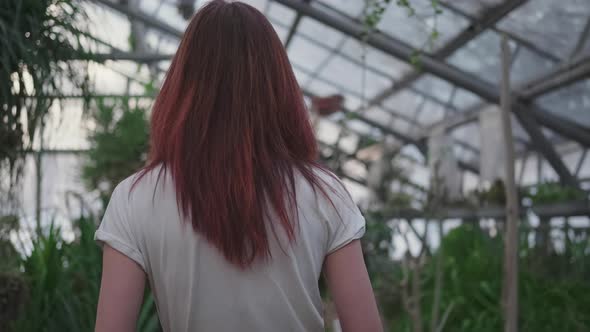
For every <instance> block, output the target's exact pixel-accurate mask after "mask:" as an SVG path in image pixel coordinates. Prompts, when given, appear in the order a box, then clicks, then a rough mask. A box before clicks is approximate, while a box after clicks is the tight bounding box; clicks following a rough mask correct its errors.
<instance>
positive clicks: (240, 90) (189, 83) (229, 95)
mask: <svg viewBox="0 0 590 332" xmlns="http://www.w3.org/2000/svg"><path fill="white" fill-rule="evenodd" d="M150 146H151V147H150V149H151V151H150V159H149V162H148V165H147V166H146V168H145V169H144V170H143V173H142V174H146V172H148V171H150V170H153V169H154V168H156V167H158V166H160V165H162V166H163V167H162V170H164V172H167V171H169V172H170V173H171V176H172V179H173V181H174V185H175V189H176V194H177V197H178V205H179V209H180V211H181V212H182V214H183V215H184V216H185V218H187V220H190V222H191V223H192V226H193V229H194V230H195V232H197V233H199V234H201V235H202V236H204V237H205V238H206V239H207V240H208V241H209V242H210V243H211V244H212V245H214V246H215V247H217V248H218V249H219V250H220V251H221V253H223V255H224V256H225V258H226V259H227V260H228V261H229V262H231V263H233V264H235V265H236V266H239V267H241V268H246V267H248V266H250V265H251V264H252V263H253V262H254V261H255V260H257V259H259V258H270V256H271V253H270V244H269V237H270V235H271V234H272V233H274V234H275V235H276V227H275V226H276V225H278V226H279V228H282V229H283V230H284V232H285V233H286V235H287V237H288V239H289V241H291V242H293V241H294V240H295V234H296V227H297V218H296V217H294V216H293V213H292V212H295V211H296V209H295V203H296V197H295V188H294V186H295V172H296V171H297V172H299V173H300V174H302V175H303V177H304V178H305V179H306V180H307V181H308V182H309V183H310V184H312V185H313V187H314V188H316V187H320V189H321V191H322V193H323V194H324V195H325V191H324V190H323V189H322V188H321V186H320V184H324V182H323V181H321V179H320V178H319V177H318V176H317V173H316V172H314V170H313V169H314V168H316V167H319V165H318V164H317V163H316V161H315V160H316V156H317V146H316V141H315V137H314V134H313V130H312V127H311V124H310V121H309V117H308V113H307V110H306V108H305V104H304V101H303V96H302V93H301V90H300V88H299V85H298V84H297V81H296V79H295V75H294V74H293V70H292V69H291V65H290V63H289V59H288V57H287V54H286V52H285V49H284V47H283V45H282V43H281V41H280V39H279V38H278V36H277V35H276V33H275V31H274V29H273V28H272V25H271V24H270V23H269V22H268V20H267V19H266V18H265V17H264V15H263V14H261V13H260V12H259V11H258V10H256V9H255V8H253V7H251V6H249V5H246V4H243V3H240V2H232V3H226V2H225V1H222V0H218V1H212V2H211V3H209V4H208V5H206V6H205V7H203V8H202V9H201V10H200V11H199V12H198V13H197V14H196V15H195V16H194V17H193V18H192V20H191V22H190V24H189V26H188V27H187V29H186V32H185V33H184V37H183V38H182V41H181V42H180V46H179V48H178V51H177V53H176V55H175V56H174V59H173V60H172V63H171V65H170V68H169V70H168V73H167V75H166V79H165V81H164V83H163V86H162V89H161V91H160V93H159V95H158V97H157V99H156V101H155V104H154V109H153V113H152V120H151V145H150ZM320 169H321V170H323V171H325V170H324V169H323V168H321V167H320ZM326 172H327V171H326ZM270 211H273V215H274V216H276V218H275V220H273V221H272V222H271V220H269V218H268V213H269V212H270ZM266 226H270V227H269V228H267V227H266Z"/></svg>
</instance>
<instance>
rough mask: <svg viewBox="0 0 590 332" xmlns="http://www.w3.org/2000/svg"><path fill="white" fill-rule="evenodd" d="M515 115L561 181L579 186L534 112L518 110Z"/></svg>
mask: <svg viewBox="0 0 590 332" xmlns="http://www.w3.org/2000/svg"><path fill="white" fill-rule="evenodd" d="M515 115H516V117H517V118H518V120H519V122H520V124H521V125H522V127H523V128H524V129H525V131H526V132H527V133H528V134H529V136H530V137H531V142H532V144H533V145H534V147H535V149H536V150H537V151H539V152H540V153H541V154H542V155H543V157H545V159H547V161H548V162H549V164H550V165H551V167H553V169H554V170H555V172H556V173H557V174H558V175H559V180H560V182H561V183H562V184H564V185H568V186H572V187H578V182H577V180H576V178H575V176H573V175H572V173H571V172H570V171H569V169H568V168H567V167H566V166H565V164H564V163H563V161H562V160H561V157H560V156H559V155H558V154H557V152H556V151H555V149H554V148H553V144H551V142H549V140H547V138H546V137H545V135H544V134H543V132H542V131H541V127H540V126H539V124H538V123H537V121H536V120H535V118H534V117H533V116H532V114H530V113H528V112H516V113H515Z"/></svg>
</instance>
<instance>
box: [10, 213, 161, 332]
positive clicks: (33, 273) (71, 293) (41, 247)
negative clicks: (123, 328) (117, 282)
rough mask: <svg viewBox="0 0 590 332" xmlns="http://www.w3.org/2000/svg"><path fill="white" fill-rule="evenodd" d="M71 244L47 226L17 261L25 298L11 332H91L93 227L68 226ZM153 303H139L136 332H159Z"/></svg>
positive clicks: (95, 270) (96, 267)
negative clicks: (71, 229)
mask: <svg viewBox="0 0 590 332" xmlns="http://www.w3.org/2000/svg"><path fill="white" fill-rule="evenodd" d="M74 226H75V229H76V232H77V236H76V240H75V241H74V242H72V243H67V242H66V241H64V240H63V238H62V236H61V232H60V229H59V228H57V227H54V226H53V225H52V226H51V227H50V228H49V230H48V231H47V232H45V233H42V234H40V235H39V236H38V237H36V238H35V239H34V240H33V250H32V252H31V253H30V254H29V255H27V256H26V257H25V258H24V259H23V260H22V269H23V271H24V272H23V276H22V277H21V278H24V280H26V282H27V284H28V289H29V292H28V296H26V297H25V296H20V297H19V298H20V299H22V300H23V302H25V308H24V310H23V311H22V314H21V316H20V317H19V319H18V320H17V321H16V322H14V324H13V326H12V330H13V331H19V332H21V331H24V332H28V331H31V332H32V331H35V332H37V331H47V332H51V331H56V332H57V331H59V332H61V331H92V330H93V329H94V322H95V319H96V305H97V302H98V294H99V289H100V275H101V269H102V254H101V250H100V248H99V247H98V246H97V245H96V242H95V241H94V231H95V223H94V221H93V220H90V219H86V218H81V219H79V220H76V221H75V222H74ZM159 330H160V326H159V322H158V320H157V315H156V311H155V305H154V301H153V297H151V295H149V296H148V297H147V298H146V301H145V302H144V306H143V307H142V310H141V315H140V320H139V322H138V331H145V332H153V331H159Z"/></svg>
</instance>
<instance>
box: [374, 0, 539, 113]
mask: <svg viewBox="0 0 590 332" xmlns="http://www.w3.org/2000/svg"><path fill="white" fill-rule="evenodd" d="M527 1H528V0H507V1H505V2H503V3H501V4H499V5H497V6H495V7H492V8H490V9H488V10H487V11H486V12H485V13H484V14H483V15H482V16H481V17H479V18H477V19H475V20H472V22H471V24H470V25H469V26H468V27H467V28H465V30H463V31H462V32H461V33H459V34H458V35H457V36H456V37H455V38H453V39H451V40H450V41H449V42H448V43H446V44H445V45H444V46H443V47H442V48H440V49H439V50H438V51H436V52H435V53H434V54H433V57H435V58H437V59H444V58H446V57H448V56H450V55H451V54H453V53H454V52H455V51H457V50H458V49H460V48H462V47H463V46H465V45H466V44H467V43H469V42H470V41H472V40H473V39H475V38H476V37H477V36H479V35H480V34H481V33H482V32H483V31H485V30H486V29H488V28H490V27H492V26H494V25H495V24H496V23H497V22H498V21H500V20H501V19H502V18H504V17H505V16H506V15H507V14H508V13H510V12H511V11H512V10H514V9H516V8H518V7H520V6H521V5H522V4H524V3H525V2H527ZM421 76H422V72H421V71H418V70H416V71H413V72H410V73H408V74H407V75H405V76H404V77H402V78H401V79H400V80H399V81H398V82H395V83H394V84H393V85H392V86H391V87H390V88H387V89H385V90H383V91H382V92H380V93H379V94H377V96H376V97H375V98H373V100H371V101H370V102H369V106H373V105H377V104H380V103H381V102H382V101H383V100H385V99H387V98H388V97H389V96H392V95H394V94H395V93H396V92H398V91H400V90H403V89H405V88H407V87H408V86H410V85H411V84H412V83H414V82H415V81H416V80H418V79H419V78H420V77H421Z"/></svg>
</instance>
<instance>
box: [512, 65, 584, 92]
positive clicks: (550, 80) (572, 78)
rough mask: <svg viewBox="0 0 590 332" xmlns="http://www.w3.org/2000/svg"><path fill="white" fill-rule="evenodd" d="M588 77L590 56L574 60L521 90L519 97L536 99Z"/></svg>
mask: <svg viewBox="0 0 590 332" xmlns="http://www.w3.org/2000/svg"><path fill="white" fill-rule="evenodd" d="M588 77H590V56H586V57H582V58H577V59H572V60H571V61H566V63H564V64H563V65H562V66H559V68H557V69H555V70H553V71H551V72H550V73H548V74H546V75H543V76H542V77H539V78H538V79H536V80H533V81H531V82H530V83H528V84H527V85H526V86H524V87H523V88H522V89H520V92H519V95H520V96H521V97H522V98H524V99H529V100H530V99H534V98H536V97H538V96H540V95H543V94H545V93H548V92H551V91H554V90H557V89H560V88H562V87H564V86H567V85H569V84H572V83H575V82H577V81H580V80H582V79H585V78H588Z"/></svg>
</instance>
